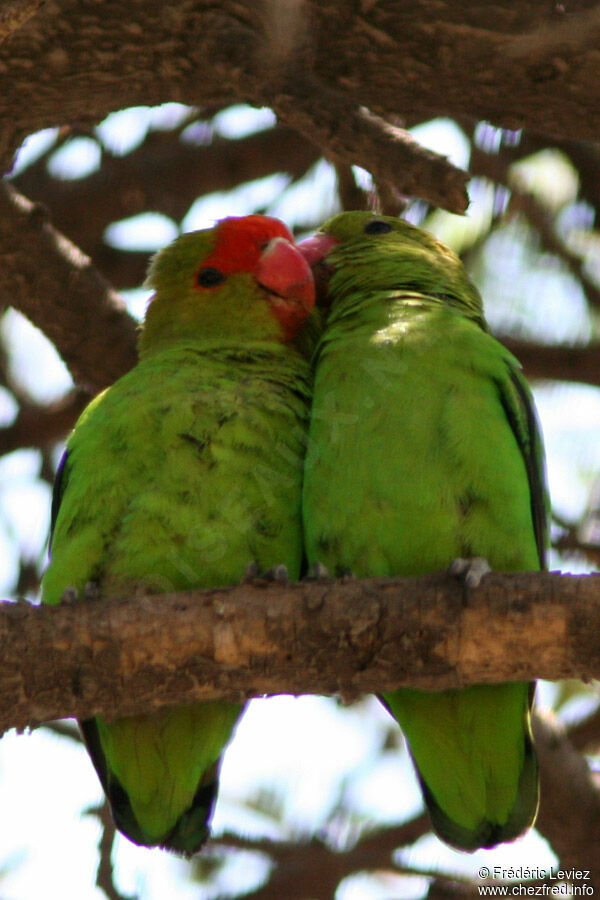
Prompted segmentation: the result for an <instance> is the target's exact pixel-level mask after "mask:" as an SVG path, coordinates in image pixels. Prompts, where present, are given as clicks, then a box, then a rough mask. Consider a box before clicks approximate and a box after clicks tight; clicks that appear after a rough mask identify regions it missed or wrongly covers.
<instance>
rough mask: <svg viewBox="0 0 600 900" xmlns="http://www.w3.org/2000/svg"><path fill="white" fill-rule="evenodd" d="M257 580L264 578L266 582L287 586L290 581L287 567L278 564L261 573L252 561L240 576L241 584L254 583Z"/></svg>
mask: <svg viewBox="0 0 600 900" xmlns="http://www.w3.org/2000/svg"><path fill="white" fill-rule="evenodd" d="M257 578H264V579H265V580H266V581H277V582H278V583H279V584H287V583H288V581H289V580H290V577H289V575H288V570H287V566H284V565H283V564H279V565H277V566H271V568H270V569H267V570H266V571H265V572H261V571H260V569H259V568H258V564H257V562H256V560H254V561H253V562H251V563H248V565H247V566H246V569H245V571H244V574H243V575H242V580H241V584H248V583H251V582H253V581H256V579H257Z"/></svg>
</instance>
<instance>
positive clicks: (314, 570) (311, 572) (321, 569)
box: [303, 562, 331, 581]
mask: <svg viewBox="0 0 600 900" xmlns="http://www.w3.org/2000/svg"><path fill="white" fill-rule="evenodd" d="M328 578H331V572H330V571H329V569H328V568H327V566H324V565H323V563H320V562H316V563H312V565H310V566H309V567H308V572H307V573H306V575H305V576H304V579H303V580H304V581H326V580H327V579H328Z"/></svg>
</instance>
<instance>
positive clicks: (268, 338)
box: [42, 215, 314, 854]
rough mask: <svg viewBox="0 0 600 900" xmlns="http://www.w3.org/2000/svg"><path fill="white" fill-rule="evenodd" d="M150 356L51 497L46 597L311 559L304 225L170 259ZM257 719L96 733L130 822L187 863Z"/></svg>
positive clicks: (80, 441) (87, 430)
mask: <svg viewBox="0 0 600 900" xmlns="http://www.w3.org/2000/svg"><path fill="white" fill-rule="evenodd" d="M147 284H148V286H150V287H151V288H153V289H154V292H155V293H154V294H153V296H152V298H151V301H150V304H149V307H148V311H147V314H146V319H145V323H144V326H143V328H142V330H141V333H140V337H139V362H138V364H137V365H136V366H135V367H134V368H133V369H132V370H131V371H130V372H129V373H128V374H126V375H125V376H124V377H123V378H121V379H120V380H119V381H117V382H116V384H114V385H113V386H112V387H110V388H109V389H108V390H106V391H104V393H102V394H100V395H99V396H98V397H96V398H95V399H94V400H93V401H92V402H91V403H90V405H89V406H88V407H87V409H86V410H85V411H84V412H83V414H82V415H81V417H80V419H79V421H78V422H77V424H76V426H75V429H74V431H73V433H72V434H71V436H70V438H69V440H68V443H67V449H66V453H65V456H64V457H63V461H62V463H61V466H60V469H59V472H58V475H57V480H56V485H55V492H54V499H53V511H52V512H53V516H52V518H53V527H52V536H51V560H50V564H49V567H48V569H47V571H46V573H45V575H44V578H43V582H42V602H43V603H50V604H55V603H59V602H60V601H61V599H62V598H63V596H64V595H65V592H67V594H68V593H71V594H72V593H73V592H74V591H76V592H77V593H78V595H79V596H83V598H84V599H85V598H86V597H90V596H93V595H94V594H100V595H101V596H132V595H133V594H134V593H135V592H136V591H139V590H140V589H142V590H146V591H150V592H156V593H160V592H166V591H176V590H187V589H190V588H211V587H215V586H219V585H230V584H233V583H235V582H238V581H239V580H240V579H242V578H243V577H244V575H245V573H246V572H248V571H250V572H256V571H260V572H263V571H268V570H270V569H276V568H277V567H281V566H285V567H286V568H287V572H288V573H289V577H290V578H298V577H299V575H300V565H301V560H302V557H303V546H302V527H301V490H302V466H303V458H304V451H305V443H306V431H307V427H308V410H309V401H310V381H311V373H310V365H309V362H308V361H307V360H306V359H305V358H304V357H303V356H302V355H301V354H300V352H299V351H298V350H297V349H296V348H295V346H294V341H295V339H296V338H297V336H299V332H300V331H301V328H302V325H303V323H304V321H305V320H306V319H307V317H308V316H309V314H310V312H311V309H312V307H313V305H314V282H313V277H312V274H311V271H310V268H309V266H308V264H307V263H306V261H305V260H304V258H303V256H302V255H301V254H300V253H299V252H298V250H297V248H296V247H295V245H294V244H293V238H292V235H291V234H290V232H289V231H288V229H287V228H286V227H285V226H284V225H283V223H281V222H279V221H278V220H276V219H271V218H268V217H266V216H259V215H256V216H247V217H242V218H227V219H223V220H222V221H220V222H218V223H217V224H216V226H215V227H214V228H212V229H206V230H202V231H196V232H193V233H191V234H185V235H182V236H181V237H179V238H177V240H175V241H174V242H173V243H172V244H171V245H170V246H168V247H167V248H165V249H164V250H162V251H161V252H160V253H158V254H157V255H156V257H155V258H154V260H153V263H152V265H151V268H150V272H149V276H148V280H147ZM241 711H242V707H241V706H240V705H238V704H232V703H225V702H207V703H202V704H195V705H190V706H185V707H177V708H175V707H169V708H166V709H164V710H162V711H159V712H157V713H155V714H152V715H144V716H133V717H128V718H122V719H117V720H115V721H112V720H107V719H105V718H102V717H100V716H97V717H96V718H94V719H91V720H88V721H84V722H81V723H80V725H81V729H82V732H83V736H84V738H85V742H86V744H87V747H88V750H89V753H90V755H91V758H92V762H93V763H94V766H95V767H96V770H97V772H98V775H99V778H100V781H101V782H102V785H103V787H104V790H105V792H106V795H107V797H108V799H109V801H110V805H111V808H112V813H113V817H114V820H115V823H116V825H117V827H118V828H119V829H120V831H122V832H123V834H125V835H126V836H127V837H128V838H129V839H130V840H132V841H133V842H134V843H136V844H141V845H144V846H149V847H150V846H156V845H159V846H161V847H164V848H167V849H170V850H174V851H176V852H180V853H183V854H191V853H193V852H195V851H196V850H197V849H198V848H199V847H200V845H201V844H202V843H203V841H204V840H205V839H206V838H207V836H208V824H207V822H208V819H209V817H210V815H211V812H212V807H213V805H214V800H215V796H216V791H217V779H218V767H219V760H220V756H221V754H222V751H223V749H224V747H225V745H226V743H227V741H228V740H229V738H230V735H231V733H232V730H233V728H234V725H235V724H236V721H237V720H238V718H239V716H240V714H241Z"/></svg>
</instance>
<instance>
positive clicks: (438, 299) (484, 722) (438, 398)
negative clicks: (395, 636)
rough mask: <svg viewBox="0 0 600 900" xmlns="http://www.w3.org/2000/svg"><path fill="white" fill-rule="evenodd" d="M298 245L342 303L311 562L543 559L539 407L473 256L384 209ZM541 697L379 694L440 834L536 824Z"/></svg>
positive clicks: (326, 338) (319, 421)
mask: <svg viewBox="0 0 600 900" xmlns="http://www.w3.org/2000/svg"><path fill="white" fill-rule="evenodd" d="M299 246H300V249H301V250H303V252H304V254H305V256H306V258H307V260H308V261H309V262H310V263H311V265H313V267H314V271H315V274H316V275H317V273H319V275H320V278H321V279H323V277H325V279H326V282H327V297H326V302H327V304H328V308H329V313H328V319H327V323H326V327H325V331H324V332H323V334H322V336H321V339H320V342H319V344H318V345H317V349H316V352H315V360H316V371H315V382H314V389H313V406H312V414H311V424H310V430H309V442H308V449H307V456H306V461H305V481H304V494H303V517H304V528H305V543H306V552H307V562H308V564H309V566H311V567H316V570H317V571H318V569H319V565H320V566H324V567H326V569H328V570H329V571H330V572H331V573H332V574H336V575H340V574H343V573H345V572H346V573H347V572H351V573H353V574H354V575H355V576H357V577H368V576H377V575H382V576H391V575H405V576H418V575H422V574H425V573H430V572H435V571H438V570H440V569H442V568H444V567H447V566H448V565H449V564H452V561H453V560H459V561H460V562H461V563H463V564H464V561H465V559H466V560H471V559H474V558H484V559H485V560H487V561H489V564H490V565H491V566H492V567H493V568H495V569H498V570H500V571H504V572H519V571H524V570H534V569H539V568H542V567H544V563H545V548H546V541H547V503H546V496H547V495H546V488H545V473H544V459H543V449H542V443H541V438H540V433H539V430H538V425H537V422H536V415H535V412H534V408H533V401H532V398H531V394H530V391H529V388H528V386H527V384H526V382H525V381H524V379H523V376H522V375H521V372H520V367H519V364H518V362H517V361H516V360H515V359H514V357H513V356H512V355H511V354H510V353H509V352H508V351H507V350H506V349H505V348H504V347H503V346H502V345H501V344H500V343H498V341H496V340H495V339H494V338H493V337H492V336H491V335H490V334H489V333H488V330H487V325H486V322H485V319H484V315H483V308H482V304H481V298H480V296H479V293H478V291H477V289H476V288H475V287H474V285H473V284H472V283H471V281H470V280H469V278H468V276H467V274H466V272H465V270H464V268H463V266H462V264H461V262H460V260H459V259H458V257H457V256H456V255H455V254H454V253H453V252H452V251H451V250H449V249H448V248H447V247H445V246H444V245H443V244H441V243H439V242H438V241H437V240H435V239H434V238H433V237H431V236H430V235H429V234H427V233H426V232H424V231H422V230H421V229H419V228H415V227H413V226H411V225H409V224H408V223H406V222H403V221H400V220H398V219H395V218H391V217H388V216H378V215H374V214H373V213H369V212H347V213H341V214H340V215H338V216H336V217H334V218H333V219H331V220H330V221H329V222H327V223H326V224H325V225H324V226H323V227H322V230H321V233H318V234H317V235H315V236H314V237H313V238H309V239H308V240H307V241H305V242H303V243H302V244H300V245H299ZM318 282H319V277H318V276H317V283H318ZM488 570H489V569H488ZM473 572H474V573H475V580H476V578H477V575H476V567H475V566H474V567H473ZM468 583H469V578H468V577H467V584H468ZM532 698H533V687H532V686H530V685H529V684H526V683H513V684H499V685H475V686H472V687H467V688H464V689H460V690H447V691H441V692H437V693H433V692H426V691H420V690H409V689H403V690H396V691H392V692H390V693H387V694H384V695H383V697H382V698H380V699H382V702H383V703H384V705H385V706H386V707H387V708H388V710H389V711H390V712H391V714H392V715H393V716H394V717H395V718H396V719H397V721H398V723H399V724H400V726H401V727H402V730H403V731H404V734H405V736H406V739H407V742H408V745H409V748H410V752H411V755H412V758H413V761H414V764H415V767H416V770H417V774H418V777H419V780H420V783H421V787H422V791H423V795H424V799H425V802H426V804H427V807H428V810H429V813H430V817H431V820H432V823H433V826H434V829H435V831H436V832H437V834H438V835H439V836H440V837H441V838H442V839H443V840H445V841H446V842H447V843H448V844H450V845H452V846H453V847H456V848H459V849H461V850H468V851H472V850H475V849H477V848H479V847H493V846H495V845H496V844H498V843H500V842H502V841H509V840H512V839H514V838H516V837H517V836H518V835H520V834H521V833H522V832H523V831H525V830H526V829H527V828H528V827H530V826H531V825H532V824H533V822H534V820H535V816H536V811H537V806H538V771H537V762H536V757H535V751H534V748H533V744H532V736H531V723H530V709H531V703H532Z"/></svg>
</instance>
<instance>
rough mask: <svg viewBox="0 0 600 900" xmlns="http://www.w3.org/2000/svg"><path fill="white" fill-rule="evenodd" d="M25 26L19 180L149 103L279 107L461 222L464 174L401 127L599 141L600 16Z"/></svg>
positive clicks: (19, 33) (41, 11)
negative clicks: (37, 140)
mask: <svg viewBox="0 0 600 900" xmlns="http://www.w3.org/2000/svg"><path fill="white" fill-rule="evenodd" d="M13 7H15V8H16V5H15V4H14V3H13ZM21 7H22V9H21ZM19 11H20V14H18V15H13V16H12V17H11V16H5V19H4V21H3V22H2V23H1V24H0V32H1V34H0V39H1V38H3V40H2V43H0V162H1V164H2V167H3V168H4V169H6V168H8V167H9V166H10V164H11V159H12V155H13V153H14V151H15V150H16V148H17V147H18V145H19V144H20V143H21V141H22V139H23V138H24V137H25V135H26V134H28V133H30V132H32V131H35V130H37V129H40V128H43V127H46V126H48V125H55V124H60V123H64V122H72V123H80V124H83V125H86V124H91V123H94V122H97V121H98V120H99V119H101V118H102V117H104V116H105V115H106V114H107V113H108V112H110V111H111V110H114V109H118V108H122V107H124V106H132V105H136V104H140V103H144V104H153V103H160V102H163V101H165V100H179V101H181V102H184V103H188V104H192V105H194V104H196V105H198V104H201V105H215V104H217V105H218V104H225V103H228V102H231V101H232V100H234V99H235V100H245V101H247V102H250V103H254V104H257V105H268V106H271V107H272V108H273V109H274V110H275V111H276V112H277V113H278V115H279V117H280V119H281V120H282V122H284V123H286V124H288V125H291V126H292V127H293V128H295V129H297V130H298V131H300V132H302V133H304V134H305V135H307V136H308V137H309V138H310V139H311V140H313V141H314V142H316V143H317V144H319V145H320V146H321V148H322V149H323V151H324V152H326V153H327V154H328V155H330V156H332V157H335V158H338V159H344V160H346V161H347V162H352V163H358V164H361V165H363V166H366V167H368V168H369V169H370V171H371V172H372V173H373V174H374V175H375V177H376V178H379V179H381V180H383V181H388V182H392V183H393V184H394V185H395V187H396V188H397V189H398V190H400V191H401V192H402V193H406V194H416V195H418V196H422V197H425V198H426V199H429V200H430V201H431V202H433V203H436V204H437V205H441V206H446V207H448V208H452V209H455V210H456V211H460V210H464V208H465V205H466V195H465V191H464V184H465V177H464V174H462V173H460V172H459V171H458V170H456V169H454V167H452V166H450V165H448V164H447V163H445V162H444V160H443V158H441V157H439V156H437V155H436V154H431V153H429V152H428V151H424V150H423V149H422V148H420V147H418V145H415V143H414V141H412V140H411V139H410V138H408V137H407V135H406V134H405V133H404V132H402V131H400V130H398V129H396V128H395V125H396V124H397V123H398V122H399V121H405V120H406V119H407V118H408V119H410V118H412V117H414V116H415V115H419V116H421V117H427V116H433V115H436V114H444V115H456V116H464V115H468V116H471V117H473V118H479V119H488V120H490V121H492V122H494V123H495V124H498V125H502V126H505V127H507V128H520V127H523V126H525V125H526V126H528V127H529V128H530V129H531V130H534V131H536V130H537V131H541V132H544V133H547V134H553V135H556V136H562V137H572V136H573V135H574V134H577V135H578V137H579V138H580V139H589V140H594V139H595V138H596V137H597V134H598V121H599V112H598V110H599V109H600V78H599V77H598V75H599V67H600V58H599V56H598V52H597V49H596V47H597V38H598V35H599V34H600V14H599V13H598V11H597V9H596V8H595V5H593V6H590V3H589V0H572V2H570V3H569V4H568V7H566V9H565V7H563V6H562V5H560V4H548V3H547V2H546V0H536V2H533V3H529V4H526V5H524V4H522V3H520V2H518V0H502V2H500V3H494V4H487V3H483V4H482V3H474V2H469V3H461V4H456V3H449V2H448V3H445V2H442V3H436V4H435V5H432V4H431V3H430V2H428V0H416V2H411V3H406V2H404V0H378V2H372V0H363V2H361V3H356V2H354V0H329V2H328V3H321V2H318V0H262V2H257V0H245V2H240V0H235V2H234V0H222V2H220V3H219V4H215V3H212V2H208V0H199V2H197V3H187V2H179V3H176V4H168V5H165V4H164V3H158V2H148V3H139V2H136V0H118V2H117V0H109V2H102V3H99V2H97V0H54V2H52V0H48V2H46V3H43V4H41V5H40V4H39V3H38V2H34V0H31V2H29V3H24V2H22V3H21V4H20V5H19ZM378 117H380V118H378Z"/></svg>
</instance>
